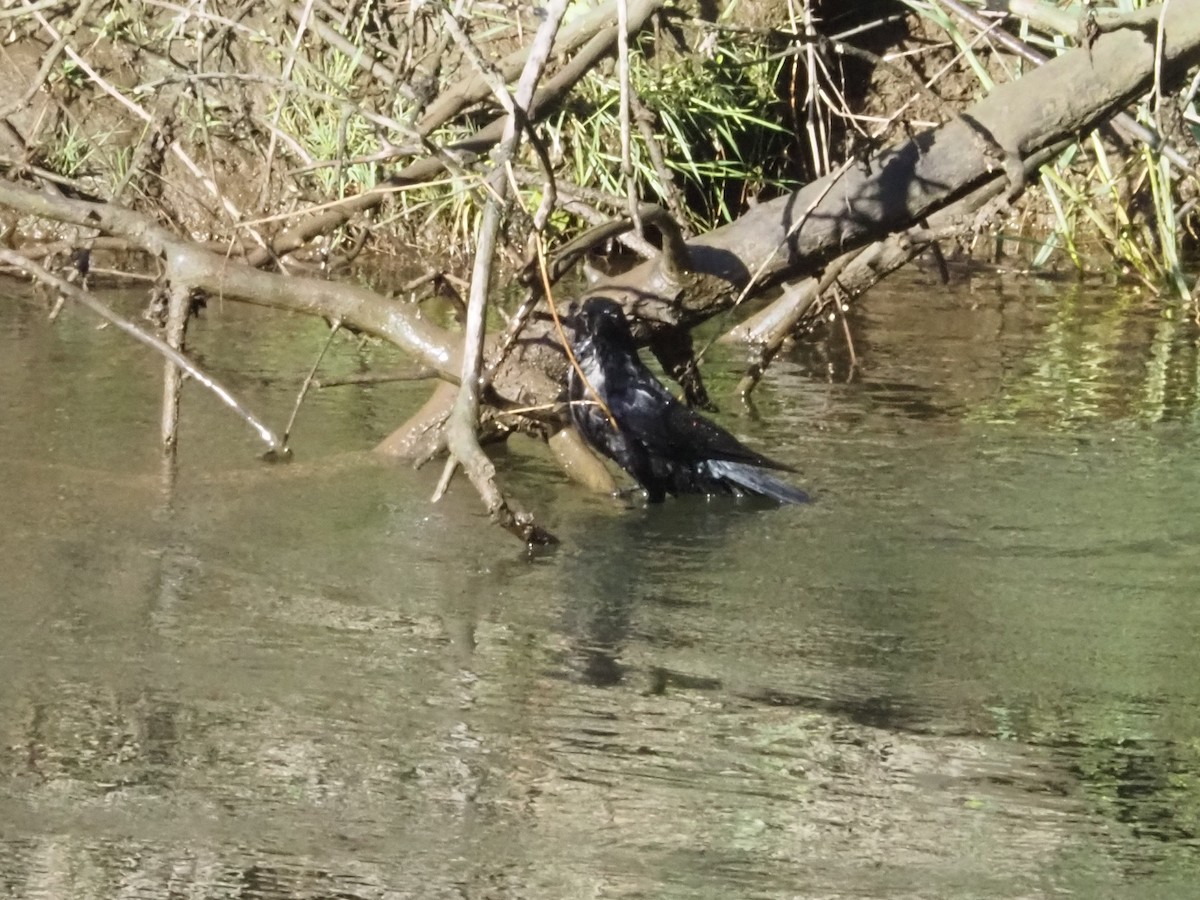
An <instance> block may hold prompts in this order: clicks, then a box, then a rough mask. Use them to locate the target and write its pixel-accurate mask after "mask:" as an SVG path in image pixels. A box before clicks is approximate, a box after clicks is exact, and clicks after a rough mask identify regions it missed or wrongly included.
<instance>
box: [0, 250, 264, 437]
mask: <svg viewBox="0 0 1200 900" xmlns="http://www.w3.org/2000/svg"><path fill="white" fill-rule="evenodd" d="M0 262H6V263H8V264H9V265H12V266H16V267H17V268H19V269H22V270H23V271H25V272H26V273H28V274H29V275H31V276H32V277H34V278H36V279H38V281H41V282H42V283H44V284H48V285H50V286H51V287H53V288H54V289H55V290H57V291H59V292H61V293H63V294H65V295H66V296H67V298H68V299H70V300H74V301H75V302H77V303H82V304H83V305H84V306H86V307H87V308H88V309H90V310H91V311H92V312H94V313H95V314H96V315H98V316H99V317H100V318H102V319H104V321H106V322H108V323H109V324H111V325H115V326H116V327H117V328H119V329H121V331H123V332H125V333H126V334H128V335H129V336H130V337H132V338H133V339H134V340H137V341H141V342H142V343H143V344H146V345H147V346H148V347H152V348H153V349H154V350H157V351H158V352H159V353H161V354H162V355H163V356H165V357H166V358H167V359H169V360H170V361H171V362H173V363H174V364H175V365H177V366H179V368H181V369H183V370H184V371H185V372H187V373H188V374H189V375H191V376H192V378H194V379H196V381H197V382H199V383H200V384H202V385H204V387H206V388H208V389H209V390H210V391H212V392H213V393H214V394H216V395H217V396H218V397H219V398H220V399H221V402H223V403H224V404H225V405H226V406H228V407H229V408H230V409H232V410H233V411H234V412H235V413H236V414H237V415H238V416H239V417H241V419H242V421H244V422H245V423H246V424H247V425H249V426H250V427H251V428H253V429H254V430H255V432H257V433H258V436H259V437H260V438H261V439H262V441H263V443H265V444H266V445H267V448H268V454H274V455H278V454H281V453H282V452H283V445H282V444H281V443H280V441H279V439H278V438H277V437H275V434H274V432H272V431H271V429H270V428H268V427H267V426H266V425H264V424H263V423H262V421H261V420H260V419H259V418H258V417H257V416H255V415H254V414H253V413H252V412H250V411H249V410H248V409H246V408H245V407H244V406H243V405H242V404H241V402H240V401H239V400H238V399H237V398H236V397H234V396H233V394H232V393H231V392H230V391H229V389H228V388H226V387H225V386H224V385H222V384H221V383H220V382H219V381H217V380H216V379H215V378H213V377H212V376H211V375H209V374H207V373H206V372H205V371H204V370H203V369H201V368H200V367H199V366H197V365H196V364H195V363H194V362H192V361H191V360H190V359H188V358H187V357H186V356H184V355H183V354H182V353H180V352H179V351H178V350H176V349H175V348H174V347H172V346H171V345H170V344H168V343H166V342H165V341H163V340H162V339H161V338H158V337H156V336H154V335H153V334H150V333H149V332H148V331H143V330H142V329H141V328H139V327H138V326H137V325H135V324H134V323H133V322H130V321H129V320H128V319H126V318H124V317H123V316H120V315H118V314H117V313H115V312H113V311H112V310H111V309H109V308H108V307H107V306H105V305H104V304H103V303H101V302H100V301H99V300H97V299H95V298H94V297H92V296H91V295H90V294H88V293H87V292H86V291H82V290H80V289H79V288H77V287H75V285H73V284H71V283H70V282H68V281H66V280H65V279H62V278H59V277H58V276H57V275H53V274H51V273H50V272H47V271H46V270H45V269H43V268H42V267H41V266H39V265H38V264H37V263H35V262H33V261H32V260H28V259H26V258H25V257H23V256H21V255H20V254H19V253H14V252H13V251H11V250H8V249H5V248H4V247H0Z"/></svg>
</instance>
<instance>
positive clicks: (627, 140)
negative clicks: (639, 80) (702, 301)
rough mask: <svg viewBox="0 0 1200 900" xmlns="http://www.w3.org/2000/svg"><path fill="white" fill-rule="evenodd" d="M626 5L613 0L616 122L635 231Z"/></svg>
mask: <svg viewBox="0 0 1200 900" xmlns="http://www.w3.org/2000/svg"><path fill="white" fill-rule="evenodd" d="M628 28H629V4H628V3H627V2H626V0H617V81H618V82H619V83H620V86H621V96H620V108H619V110H618V112H619V116H618V118H619V121H620V125H621V180H622V181H624V182H625V199H626V202H628V204H629V217H630V218H631V219H633V222H634V228H635V229H636V230H637V232H638V233H639V234H641V231H642V223H641V220H640V219H639V218H638V201H637V187H636V185H635V184H634V181H633V152H632V149H631V147H630V144H631V142H632V140H633V136H632V134H631V133H630V131H631V129H630V127H629V95H630V93H631V92H632V85H631V84H630V82H629V31H628Z"/></svg>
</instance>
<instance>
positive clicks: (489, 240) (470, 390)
mask: <svg viewBox="0 0 1200 900" xmlns="http://www.w3.org/2000/svg"><path fill="white" fill-rule="evenodd" d="M567 3H568V0H551V2H550V3H549V4H547V6H546V10H545V19H544V21H543V22H542V24H541V25H540V26H539V27H538V30H537V36H536V37H535V38H534V42H533V45H532V47H531V48H530V52H529V59H528V61H527V62H526V64H525V70H524V71H523V72H522V73H521V79H520V81H519V82H518V83H517V93H516V96H515V97H513V96H510V95H509V93H508V90H507V88H506V87H505V86H504V84H503V81H502V80H500V79H498V78H495V77H493V73H492V72H491V70H490V68H489V67H488V66H486V65H485V64H484V63H483V62H482V60H479V59H478V55H477V53H476V52H475V48H474V46H473V45H472V44H471V41H470V39H469V38H467V36H466V34H464V33H463V32H462V28H461V26H460V25H459V23H458V22H457V20H455V18H454V16H453V15H451V14H450V12H449V11H448V10H445V11H444V12H443V19H444V20H445V22H446V26H447V28H449V29H450V31H451V34H453V35H454V38H455V41H456V42H457V43H458V44H459V46H460V47H461V48H462V50H463V53H464V54H465V55H467V56H468V58H471V59H472V61H473V62H475V64H476V67H477V68H478V69H479V71H480V74H481V75H483V77H484V78H485V79H487V80H488V81H489V83H490V85H491V87H492V89H493V92H494V93H495V94H496V98H497V100H499V102H500V103H501V104H502V105H503V106H504V107H505V109H506V111H507V112H508V119H507V121H506V122H505V126H504V134H503V137H502V138H501V141H500V144H499V146H498V147H497V148H496V151H495V153H494V158H495V160H496V166H495V169H494V170H493V172H492V174H491V175H490V176H489V178H488V184H489V185H490V187H491V188H492V191H493V194H494V196H492V197H489V198H488V200H487V203H486V205H485V206H484V210H483V216H482V218H481V220H480V224H479V232H478V239H477V241H476V252H475V265H474V267H473V270H472V272H471V291H470V295H469V299H468V302H467V328H466V335H465V336H464V339H463V368H462V378H461V381H460V385H459V391H458V398H457V399H456V400H455V403H454V407H453V408H452V409H451V411H450V416H449V418H448V419H447V421H446V424H445V426H444V432H445V436H446V443H447V446H448V449H449V450H450V454H451V456H450V459H449V460H447V463H446V467H445V469H444V470H443V472H442V477H441V480H440V481H439V483H438V486H437V490H436V491H435V493H434V499H435V500H436V499H438V498H439V497H440V496H441V495H442V494H443V493H445V490H446V487H447V486H448V485H449V482H450V478H451V476H452V475H453V473H454V465H455V460H457V461H458V462H461V463H462V465H463V468H464V469H465V471H466V472H467V475H468V477H469V478H470V479H471V481H472V483H473V484H474V485H475V488H476V490H478V491H479V493H480V496H481V497H482V498H483V500H484V502H485V503H486V504H487V507H488V511H489V512H490V513H491V515H492V518H493V519H494V520H495V521H497V522H498V523H499V524H500V525H502V526H503V527H504V528H505V529H507V530H508V531H510V532H512V533H513V534H516V535H517V536H518V537H520V538H521V539H522V540H524V541H525V543H526V545H527V546H533V545H534V544H548V543H556V542H557V538H555V537H554V535H552V534H550V533H549V532H548V531H545V530H544V529H542V528H541V527H540V526H538V525H537V524H536V523H535V522H534V520H533V517H532V516H530V515H529V514H528V513H524V512H522V511H520V510H516V509H514V508H513V507H512V506H511V505H510V503H509V502H508V501H507V500H506V499H505V497H504V495H503V494H502V493H501V492H500V489H499V488H498V487H497V485H496V469H495V466H493V465H492V462H491V460H489V459H488V458H487V455H486V454H485V453H484V452H483V449H482V448H481V447H480V446H479V435H478V433H477V428H478V423H479V391H480V383H479V382H480V379H479V376H480V373H481V371H482V368H483V339H484V325H485V318H486V311H487V301H488V295H489V293H490V288H491V275H492V253H493V249H494V247H495V243H496V236H497V234H498V232H499V230H500V220H501V218H502V213H503V209H502V207H503V205H504V203H505V200H506V197H507V194H508V189H509V182H508V178H507V170H506V164H507V163H508V162H509V161H510V160H511V159H512V157H513V155H514V154H515V152H516V149H517V145H518V144H519V143H520V139H521V129H520V127H519V125H520V123H521V121H522V118H523V113H524V112H525V111H527V110H528V109H529V104H530V102H531V101H532V99H533V96H534V89H535V87H536V85H537V82H538V80H539V79H540V78H541V74H542V69H543V68H544V66H545V64H546V60H547V59H548V58H549V56H550V51H551V49H552V48H553V46H554V37H555V35H556V34H557V33H558V26H559V23H560V22H561V21H562V17H563V13H564V12H565V11H566V8H567ZM525 118H526V119H527V117H525Z"/></svg>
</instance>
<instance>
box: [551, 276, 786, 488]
mask: <svg viewBox="0 0 1200 900" xmlns="http://www.w3.org/2000/svg"><path fill="white" fill-rule="evenodd" d="M573 324H574V326H575V340H574V342H573V345H572V349H573V350H574V352H575V358H576V359H577V360H578V362H579V367H580V369H581V370H582V371H583V375H584V378H586V383H585V382H584V380H583V379H581V378H580V377H579V373H578V372H576V371H575V369H574V367H572V369H571V373H570V381H569V384H568V393H569V395H570V399H571V419H572V421H573V422H574V423H575V427H576V428H577V429H579V432H580V434H582V435H583V437H584V439H585V440H586V441H587V442H588V443H589V444H591V445H592V446H593V447H595V448H596V449H597V450H599V451H600V452H601V453H603V454H604V455H605V456H607V457H609V458H610V459H613V460H615V461H616V462H617V464H618V465H620V467H621V468H622V469H624V470H625V471H626V472H628V473H629V474H630V475H632V476H633V477H634V478H635V479H636V480H637V482H638V484H640V485H641V486H642V487H643V488H645V489H646V496H647V499H648V500H649V501H650V502H651V503H658V502H661V501H662V499H663V498H664V497H665V496H666V495H667V494H739V495H740V494H758V495H760V496H763V497H768V498H770V499H771V500H775V501H776V502H778V503H803V502H805V501H806V500H807V499H808V496H807V495H806V494H805V493H804V492H803V491H801V490H799V489H798V488H795V487H792V486H791V485H790V484H787V483H786V482H783V481H780V480H779V479H778V478H775V477H773V476H771V475H769V474H768V473H767V472H766V471H764V470H765V469H784V470H787V471H791V470H790V469H788V467H787V466H784V465H780V464H779V463H777V462H774V461H772V460H770V459H768V458H767V457H765V456H763V455H761V454H759V453H755V452H754V451H753V450H751V449H750V448H749V447H747V446H745V445H744V444H742V443H741V442H740V441H739V440H738V439H737V438H735V437H734V436H733V435H732V434H730V433H729V432H728V431H726V430H725V429H724V428H722V427H720V426H719V425H717V424H715V423H714V422H710V421H709V420H708V419H706V418H704V417H703V416H701V415H699V414H698V413H696V412H695V411H693V410H692V409H690V408H689V407H687V406H685V405H684V404H682V403H680V402H679V401H678V400H676V399H675V397H674V396H673V395H672V394H671V392H670V391H668V390H667V388H666V387H665V386H664V385H663V384H662V382H660V381H659V380H658V379H657V378H655V377H654V375H653V374H652V373H651V372H650V370H649V369H647V368H646V367H645V365H643V364H642V361H641V359H639V358H638V354H637V347H636V345H635V344H634V342H633V334H632V333H631V332H630V330H629V322H628V321H627V320H626V319H625V313H624V312H623V311H622V310H621V307H620V306H619V305H618V304H617V303H615V302H614V301H612V300H610V299H608V298H607V297H591V298H589V299H587V300H585V301H584V303H583V305H582V307H581V308H580V309H579V311H578V312H577V313H576V314H575V315H574V317H573ZM597 400H599V401H600V403H597V402H596V401H597ZM601 403H602V404H603V406H602V405H601ZM605 407H607V411H605ZM610 413H611V416H612V418H611V419H610V418H609V414H610ZM614 421H615V423H616V427H615V428H614V427H613V422H614Z"/></svg>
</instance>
